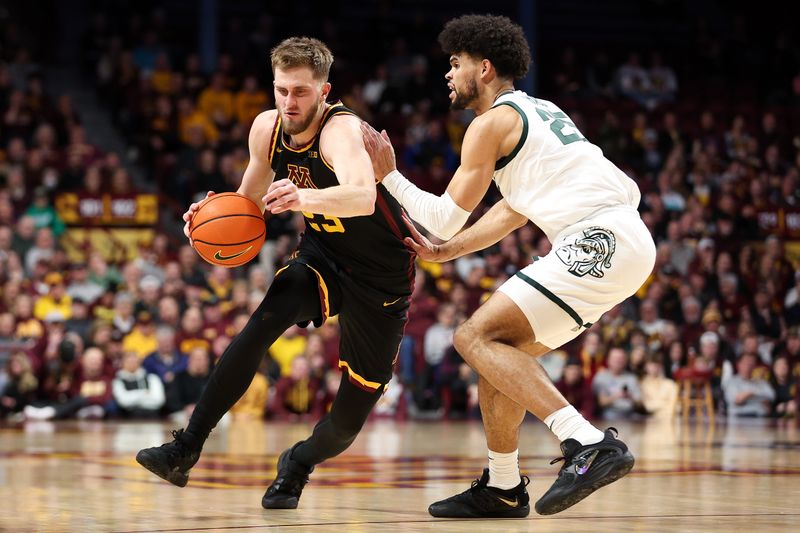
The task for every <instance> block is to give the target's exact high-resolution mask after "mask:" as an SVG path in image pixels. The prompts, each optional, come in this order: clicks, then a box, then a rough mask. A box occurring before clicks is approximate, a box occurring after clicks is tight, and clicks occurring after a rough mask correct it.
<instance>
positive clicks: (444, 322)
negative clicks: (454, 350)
mask: <svg viewBox="0 0 800 533" xmlns="http://www.w3.org/2000/svg"><path fill="white" fill-rule="evenodd" d="M457 322H458V316H457V314H456V308H455V306H454V305H453V304H450V303H444V304H442V305H441V306H439V312H438V313H437V314H436V323H435V324H433V325H432V326H431V327H429V328H428V330H427V331H426V332H425V340H424V347H423V354H424V357H425V369H424V371H423V372H422V373H421V375H420V379H421V381H420V393H421V394H422V397H420V398H418V399H417V404H418V405H419V407H421V408H423V409H430V408H433V409H436V408H438V407H439V398H440V397H441V386H442V373H441V369H442V361H443V360H444V356H445V351H446V350H447V349H448V348H450V347H451V346H452V345H453V333H454V332H455V329H456V325H457ZM431 399H432V400H433V401H431Z"/></svg>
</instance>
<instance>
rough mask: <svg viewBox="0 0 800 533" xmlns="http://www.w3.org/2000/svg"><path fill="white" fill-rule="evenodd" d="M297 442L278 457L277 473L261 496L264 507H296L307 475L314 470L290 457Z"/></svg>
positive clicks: (306, 481)
mask: <svg viewBox="0 0 800 533" xmlns="http://www.w3.org/2000/svg"><path fill="white" fill-rule="evenodd" d="M297 444H300V443H297ZM297 444H295V445H294V446H292V447H291V448H289V449H288V450H284V451H283V453H282V454H281V456H280V457H278V475H277V477H276V478H275V481H273V482H272V485H270V486H269V488H268V489H267V492H265V493H264V497H263V498H261V506H262V507H263V508H264V509H297V503H298V502H299V501H300V494H302V492H303V487H305V486H306V483H308V475H309V474H310V473H311V472H313V471H314V467H313V466H312V467H310V468H309V467H307V466H305V465H301V464H300V463H298V462H297V461H295V460H294V459H292V451H294V449H295V448H296V447H297Z"/></svg>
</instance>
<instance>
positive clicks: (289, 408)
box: [272, 355, 320, 420]
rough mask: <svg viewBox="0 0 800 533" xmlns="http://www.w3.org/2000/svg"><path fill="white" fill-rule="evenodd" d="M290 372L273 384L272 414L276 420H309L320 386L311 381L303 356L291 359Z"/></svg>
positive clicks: (309, 369) (308, 368) (316, 382)
mask: <svg viewBox="0 0 800 533" xmlns="http://www.w3.org/2000/svg"><path fill="white" fill-rule="evenodd" d="M290 368H291V369H290V372H289V374H288V375H286V376H283V377H282V378H281V379H280V380H278V382H277V383H276V384H275V396H274V398H273V400H272V412H273V413H275V416H276V418H279V419H283V420H287V419H288V420H297V419H298V418H304V419H305V418H309V415H310V414H311V413H312V412H313V411H314V402H315V401H316V399H317V391H318V390H319V387H320V384H319V382H318V380H316V379H312V377H311V367H310V365H309V363H308V360H307V359H306V358H305V356H303V355H299V356H297V357H295V358H294V359H292V361H291V367H290Z"/></svg>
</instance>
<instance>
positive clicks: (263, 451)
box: [0, 421, 800, 533]
mask: <svg viewBox="0 0 800 533" xmlns="http://www.w3.org/2000/svg"><path fill="white" fill-rule="evenodd" d="M617 427H619V429H620V436H621V437H622V438H624V439H625V441H626V442H627V443H628V445H629V446H630V447H631V449H632V450H633V452H634V453H635V455H636V457H637V463H636V466H635V467H634V471H633V472H632V473H631V474H630V475H629V476H628V477H626V478H624V479H623V480H621V481H619V482H617V483H615V484H613V485H610V486H608V487H606V488H604V489H601V490H600V491H598V492H597V493H595V494H593V495H592V496H590V497H589V498H587V499H586V500H584V501H583V502H581V503H579V504H578V505H576V506H574V507H572V508H571V509H569V510H567V511H564V512H563V513H560V514H557V515H553V516H549V517H543V516H539V515H536V514H535V512H533V511H532V514H531V516H530V517H529V518H528V519H524V520H501V521H497V520H482V521H480V522H476V521H474V520H473V521H471V520H444V519H435V518H433V517H431V516H430V515H428V513H427V506H428V504H429V503H431V502H432V501H434V500H437V499H440V498H443V497H446V496H449V495H451V494H453V493H454V492H456V491H462V490H464V489H466V488H467V487H469V484H470V482H471V481H472V480H473V479H475V478H476V477H478V476H479V475H480V473H481V469H482V468H483V466H484V464H485V462H486V459H485V444H484V441H483V430H482V427H481V425H480V424H479V423H477V422H428V423H415V422H408V423H397V422H393V421H375V422H370V423H369V424H368V425H367V427H366V428H365V430H364V432H363V433H362V434H361V435H360V436H359V438H358V440H357V441H356V442H355V444H354V445H353V446H352V447H351V449H350V450H348V451H347V452H346V453H345V454H344V455H342V456H340V457H338V458H335V459H333V460H331V461H329V462H328V463H326V464H324V465H321V466H318V467H317V470H316V471H315V472H314V474H313V475H312V477H311V483H310V484H309V485H308V486H307V487H306V490H305V492H304V493H303V498H302V500H301V502H300V508H299V509H297V510H294V511H286V510H282V511H266V510H263V509H262V508H261V503H260V502H261V496H262V494H263V492H264V490H265V488H266V486H267V485H268V484H269V483H270V482H271V480H272V479H273V477H274V473H275V461H276V459H277V455H278V454H279V453H280V452H281V451H282V450H283V449H284V448H286V447H287V446H288V445H290V444H292V443H294V442H295V441H297V440H299V439H302V438H304V437H306V436H307V435H308V434H309V431H310V429H311V426H310V425H307V424H276V423H270V424H262V423H255V422H253V423H233V424H231V425H228V426H227V427H225V428H223V429H219V430H215V432H214V433H213V437H212V439H211V440H210V441H209V442H208V443H207V445H206V448H205V452H204V455H203V457H202V458H201V460H200V463H198V465H197V466H196V467H195V468H194V469H193V470H192V474H191V478H190V481H189V486H188V487H186V488H184V489H179V488H177V487H173V486H172V485H169V484H167V483H166V482H164V481H162V480H160V479H159V478H157V477H155V476H154V475H152V474H150V473H149V472H147V471H145V470H144V469H142V468H141V467H139V466H138V465H137V464H136V462H135V461H134V455H135V453H136V451H137V450H138V449H140V448H142V447H146V446H152V445H156V444H160V443H162V442H164V441H165V440H167V439H168V438H169V429H171V427H170V426H167V425H164V424H161V423H114V422H61V423H55V424H51V423H28V424H26V425H24V426H3V427H2V428H0V530H2V531H13V532H23V531H36V532H39V531H80V532H83V531H114V532H122V531H125V532H144V531H150V532H155V531H158V532H166V531H260V530H263V531H302V532H306V531H309V532H326V531H327V532H334V531H338V532H344V531H346V532H348V533H349V532H370V531H376V530H381V531H404V532H405V531H408V532H415V531H437V532H439V531H441V532H444V531H483V532H490V531H503V532H506V531H535V532H546V531H559V532H563V531H600V530H602V531H642V532H655V531H670V532H671V531H725V532H730V531H731V530H735V529H738V530H740V531H760V532H763V531H787V530H796V528H797V525H798V524H800V504H798V502H800V438H799V437H800V436H799V435H798V429H797V427H796V426H795V425H793V424H792V425H786V426H779V427H775V426H774V425H772V426H770V425H768V424H759V423H754V422H749V423H741V424H736V425H731V424H725V423H724V422H721V423H720V424H718V425H716V426H709V425H708V424H706V423H703V422H702V421H700V422H697V423H694V424H693V425H681V424H680V422H675V423H673V422H667V423H659V422H654V421H648V422H647V423H643V424H629V423H620V424H618V426H617ZM520 455H521V463H522V467H523V470H524V472H525V473H526V474H528V475H530V476H531V484H530V486H529V487H528V491H529V493H530V495H531V499H532V502H533V501H535V500H536V499H538V498H539V496H541V495H542V494H543V493H544V491H545V490H546V489H547V487H549V486H550V483H551V482H552V481H553V479H554V476H555V473H556V472H557V469H558V465H554V466H550V465H549V464H548V463H549V461H550V460H551V459H553V458H555V457H557V456H558V455H559V453H558V446H557V442H556V440H555V438H554V437H553V436H552V435H551V434H550V433H549V432H548V431H547V430H546V428H545V427H544V426H543V425H542V424H540V423H538V422H535V421H531V422H526V424H525V425H524V426H523V429H522V447H521V451H520Z"/></svg>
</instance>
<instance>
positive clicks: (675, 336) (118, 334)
mask: <svg viewBox="0 0 800 533" xmlns="http://www.w3.org/2000/svg"><path fill="white" fill-rule="evenodd" d="M168 22H169V21H168V20H167V18H166V15H165V13H164V12H161V11H156V12H155V13H154V14H151V15H137V16H134V17H130V18H125V19H123V18H122V17H118V18H115V17H113V16H111V15H110V14H109V15H98V16H97V17H96V18H95V19H94V20H93V23H92V26H91V29H90V30H89V31H88V32H87V33H86V34H85V36H84V39H83V42H82V46H83V52H84V53H83V56H82V57H85V58H86V64H85V65H84V68H85V70H86V72H88V73H91V75H92V76H93V77H94V80H95V84H96V90H97V94H98V98H100V99H101V100H102V101H103V102H104V104H105V105H107V109H108V113H110V114H111V115H112V116H113V118H114V121H115V123H116V124H117V126H118V127H119V130H120V132H121V133H122V134H123V135H124V137H125V139H126V140H127V142H128V143H129V146H130V150H129V152H128V153H126V154H116V153H113V152H104V150H102V149H101V148H100V147H98V146H94V145H92V144H90V143H89V142H87V140H86V131H85V130H84V127H83V125H82V122H81V118H80V116H79V114H78V113H77V112H76V110H75V109H74V107H73V105H72V102H71V99H70V97H69V95H53V94H50V93H49V92H48V90H47V80H46V79H45V77H44V76H43V74H42V70H41V69H40V68H39V66H38V65H37V64H36V61H35V58H34V57H31V54H30V51H29V50H28V49H26V48H25V47H24V46H23V45H22V44H20V43H19V42H16V44H15V41H14V39H13V38H12V37H13V36H11V34H10V32H5V33H4V35H3V45H4V46H3V55H4V57H2V60H3V63H2V64H0V415H2V416H3V417H9V418H11V419H14V420H21V419H25V418H27V419H58V418H68V417H76V416H77V417H93V418H116V417H135V418H142V417H165V416H173V417H184V416H186V415H187V414H189V413H190V412H191V409H192V407H193V405H194V403H195V402H196V401H197V399H198V398H199V394H200V392H201V391H202V389H203V386H204V384H205V381H206V380H207V379H208V375H209V372H210V371H211V369H212V368H213V366H214V364H215V362H216V360H217V358H219V357H220V356H221V355H222V353H223V351H224V349H225V347H226V346H227V344H228V343H229V342H230V340H231V339H232V338H233V336H235V335H236V333H237V332H238V331H240V330H241V329H242V327H243V326H244V324H245V323H246V321H247V320H248V317H249V315H250V312H251V311H253V310H254V309H255V308H256V307H257V306H258V304H259V303H260V301H261V299H262V298H263V296H264V295H265V293H266V290H267V288H268V286H269V284H270V281H271V278H272V275H273V273H274V272H275V270H276V269H277V268H279V267H280V266H281V264H282V263H283V262H284V261H285V260H286V259H287V257H288V256H289V255H290V254H291V252H292V251H293V249H294V246H295V245H296V243H297V239H298V232H299V231H302V227H303V222H302V216H301V215H300V214H296V213H287V214H282V215H279V216H274V217H271V218H269V220H268V241H267V244H266V245H265V246H264V249H263V251H262V253H261V254H260V256H259V258H258V259H257V260H256V261H254V262H253V263H251V264H249V265H247V266H245V267H240V268H237V269H231V270H228V269H225V268H222V267H213V268H212V267H211V266H210V265H207V264H205V263H203V262H202V260H201V259H200V258H199V257H198V255H197V254H196V253H195V252H194V250H192V249H191V248H190V247H189V246H188V244H186V243H185V241H184V240H183V239H182V235H176V234H174V233H172V232H170V230H169V227H168V225H163V223H162V226H159V231H158V232H157V233H156V236H155V238H154V239H153V240H152V242H148V243H142V246H140V249H139V253H138V254H137V255H136V256H131V257H127V258H124V259H123V260H120V261H111V260H109V258H106V257H104V256H103V255H102V254H101V253H100V252H99V251H92V250H87V251H86V255H85V257H81V258H79V259H76V258H71V257H69V256H68V255H67V253H66V252H65V250H64V247H63V246H62V245H61V239H63V238H64V235H65V233H66V232H68V231H69V229H68V228H67V226H66V225H65V223H64V222H63V221H62V220H61V218H60V217H59V214H58V212H57V210H56V209H55V207H54V206H55V201H54V199H55V198H56V197H57V195H59V194H60V193H63V192H68V191H73V192H74V191H98V190H103V191H106V190H108V191H115V192H117V193H120V194H127V193H130V192H131V191H135V190H136V189H137V187H145V188H150V189H155V190H156V191H157V194H158V195H159V198H160V201H161V202H162V205H164V206H166V209H167V211H168V212H169V217H172V218H174V219H175V220H177V219H178V217H179V216H180V214H181V213H182V212H183V211H184V210H185V209H186V206H187V205H188V204H189V203H190V202H191V201H192V200H194V199H195V198H197V197H198V196H204V195H205V191H207V190H215V191H224V190H235V189H236V188H237V187H238V185H239V183H240V180H241V176H242V173H243V171H244V168H245V167H246V165H247V162H248V150H247V134H248V131H249V127H250V124H251V123H252V121H253V119H254V117H255V116H256V115H257V114H258V113H259V112H261V111H262V110H264V109H267V108H269V107H271V106H272V94H271V90H270V87H269V82H270V76H271V73H270V71H269V65H268V59H267V57H268V56H267V51H268V50H269V49H270V47H271V46H273V45H275V44H276V43H277V42H278V40H279V39H280V38H281V37H282V36H283V35H281V34H280V32H279V31H278V30H277V29H276V28H275V26H274V24H273V21H272V19H271V18H270V17H268V16H263V17H260V18H258V19H256V20H254V21H252V23H251V22H248V23H245V22H244V21H242V20H241V19H236V18H233V19H231V20H229V21H226V24H225V25H224V28H223V33H222V35H223V38H222V39H220V43H221V46H222V50H221V54H220V55H219V56H218V57H217V59H216V68H215V70H213V71H211V72H205V71H204V70H203V69H202V68H201V59H200V57H199V55H198V54H196V53H194V52H192V51H191V50H189V51H187V50H185V49H184V48H180V47H177V46H175V40H177V38H176V37H174V36H171V35H170V33H169V32H167V31H166V28H167V27H168ZM320 37H322V38H323V39H324V40H326V42H328V44H329V45H330V46H331V48H332V49H333V51H334V54H335V55H336V56H337V62H336V63H335V64H334V67H335V68H334V70H333V71H332V75H331V77H332V80H331V81H332V82H333V84H334V94H336V95H338V97H339V98H341V99H342V101H343V102H344V103H345V104H346V105H348V106H349V107H350V108H352V109H353V110H355V111H356V112H357V113H358V114H359V115H360V116H361V117H363V118H364V119H367V120H369V121H370V122H371V123H373V124H374V125H375V126H376V127H377V128H379V129H380V128H386V129H387V130H388V131H389V133H390V135H391V137H392V140H393V142H394V145H395V148H396V150H397V156H398V157H397V159H398V164H399V165H400V166H401V169H402V170H403V172H404V173H405V174H406V175H407V176H408V177H409V178H410V179H411V180H412V181H414V182H416V183H417V184H419V186H420V187H421V188H423V189H426V190H429V191H431V192H434V193H437V194H440V193H442V192H443V191H444V189H445V187H446V185H447V183H448V181H449V179H450V176H451V175H452V172H453V171H454V170H455V168H456V167H457V166H458V161H459V153H460V144H461V139H462V137H463V134H464V131H465V128H466V126H467V125H468V123H469V120H470V119H471V116H470V115H469V113H466V112H453V111H449V110H448V107H447V105H448V102H447V98H446V95H447V91H446V87H445V85H444V83H443V78H442V75H443V74H444V71H445V69H446V68H447V65H446V63H447V61H446V58H445V57H444V56H443V55H442V54H441V51H438V50H437V48H438V46H433V44H435V33H434V34H433V35H432V36H431V37H430V39H429V40H428V41H427V42H428V43H431V45H430V46H429V45H425V46H424V47H423V48H417V47H418V46H420V45H419V44H418V41H420V40H417V39H415V40H414V43H412V42H411V41H410V39H404V38H402V37H398V38H396V39H391V40H389V41H387V42H386V44H385V50H383V52H384V53H383V55H382V57H381V58H380V60H377V61H374V62H372V63H366V64H363V63H358V62H357V61H356V60H355V59H357V58H358V57H359V56H358V54H357V53H356V52H355V51H354V50H353V48H352V47H353V46H355V45H354V42H353V41H352V40H350V39H348V37H347V36H346V35H343V34H342V33H339V32H337V30H336V27H335V25H323V27H322V28H321V29H320ZM170 39H172V41H171V40H170ZM695 39H696V40H697V42H698V43H702V42H706V41H709V42H711V43H716V44H717V46H716V48H715V47H714V46H710V47H708V46H707V47H706V48H703V50H704V53H703V54H700V58H701V59H702V61H703V62H704V63H703V64H704V65H706V66H707V70H704V71H702V73H698V72H697V71H695V70H693V69H689V68H680V65H679V64H677V61H678V58H676V57H674V56H672V57H671V56H670V55H669V53H668V51H661V50H655V51H652V52H651V53H647V54H644V55H642V54H640V53H639V52H636V53H629V54H628V53H625V54H617V55H616V56H615V55H614V54H613V53H606V52H604V51H602V50H600V51H596V52H593V53H592V55H589V56H587V57H581V55H580V54H579V53H578V52H576V50H574V49H572V48H567V49H566V50H564V51H563V52H562V54H561V55H560V56H559V60H558V62H555V61H553V67H552V68H550V69H544V68H543V69H542V70H541V71H540V76H542V81H541V86H542V93H541V94H540V95H538V96H542V97H544V98H549V99H552V100H554V101H555V102H556V103H557V104H558V105H559V106H560V107H562V109H564V110H565V111H566V112H567V113H568V114H569V115H570V117H571V118H572V119H573V120H574V121H575V123H576V125H577V126H578V127H579V128H580V129H581V131H582V132H583V133H584V134H585V135H586V136H587V138H588V139H589V140H590V141H592V142H594V143H595V144H597V145H598V146H600V147H601V148H602V149H603V151H604V153H605V154H606V156H607V157H608V158H609V159H611V160H612V161H613V162H614V163H616V164H617V165H618V166H619V167H620V168H622V169H623V170H624V171H625V172H626V173H628V174H629V175H630V176H631V177H633V178H634V179H635V180H636V182H637V184H638V185H639V187H640V189H641V191H642V203H641V205H640V211H641V213H642V217H643V219H644V221H645V223H646V224H647V226H648V227H649V228H650V230H651V232H652V235H653V237H654V239H655V241H656V244H657V248H658V256H657V262H656V266H655V268H654V271H653V273H652V275H651V276H650V278H649V279H648V280H647V282H646V283H645V284H644V286H643V287H642V288H641V289H640V290H639V292H638V293H637V294H636V295H635V296H634V297H632V298H630V299H628V300H627V301H625V302H624V303H622V304H620V305H619V306H617V307H615V308H614V309H613V310H611V311H609V312H608V313H606V314H605V315H604V316H603V317H602V318H601V319H600V320H599V321H598V322H597V323H596V324H595V325H594V326H593V327H592V328H591V329H590V330H588V331H587V332H585V333H583V334H582V335H581V336H579V337H578V338H577V339H575V340H574V341H572V342H571V343H569V344H568V345H566V346H564V347H561V348H560V349H558V350H556V351H554V352H552V353H550V354H548V355H547V356H545V357H543V358H542V363H543V365H544V366H545V368H546V370H547V371H548V373H549V374H550V376H551V377H552V379H553V381H554V382H555V383H556V386H557V387H558V388H559V389H560V390H561V391H562V392H563V393H564V395H565V396H566V397H567V399H568V400H569V401H570V402H571V403H573V404H574V405H575V406H576V407H577V408H578V409H580V410H581V411H582V412H583V413H584V414H585V415H587V416H603V417H606V418H615V417H617V418H618V417H626V418H629V417H644V416H672V415H673V413H674V412H675V406H676V403H677V402H678V397H677V390H678V389H677V384H676V383H677V382H678V381H681V380H683V379H705V380H707V381H708V382H709V383H710V384H711V386H712V390H713V394H714V403H715V408H716V409H717V410H718V411H720V412H724V413H727V414H728V415H730V416H757V417H767V416H774V417H793V416H796V415H797V413H798V409H797V402H798V380H799V379H800V262H799V259H798V258H800V192H799V190H800V136H798V134H797V133H796V132H797V131H800V106H799V105H798V102H800V62H799V61H798V59H799V58H800V54H798V46H797V42H791V41H789V42H788V43H787V42H784V41H782V40H780V39H782V37H780V36H779V37H778V38H776V42H775V44H774V46H775V47H776V49H780V50H783V51H784V52H786V53H784V54H783V55H782V56H781V57H784V58H787V57H788V59H787V61H788V64H787V63H786V62H782V63H780V64H779V65H778V66H776V67H775V71H774V72H773V71H769V70H768V71H767V72H766V73H763V72H762V74H763V75H764V76H766V77H767V78H768V79H770V80H771V83H770V84H769V85H767V86H766V89H765V87H764V86H762V85H750V84H749V82H750V81H751V80H747V79H744V80H735V79H733V80H732V79H729V78H727V77H726V76H728V75H729V74H730V73H729V72H728V71H727V70H726V69H725V68H724V65H725V64H726V63H725V62H724V61H723V60H722V59H720V58H725V57H727V55H728V54H729V53H730V48H729V47H731V46H734V45H735V43H736V42H737V41H736V40H735V39H729V40H722V39H718V40H716V41H715V40H714V38H712V37H709V36H708V35H707V34H705V33H703V32H699V33H698V34H697V35H696V36H695ZM704 39H705V40H706V41H704ZM731 43H733V44H731ZM706 45H708V42H706ZM715 49H716V56H715V55H714V53H712V52H714V50H715ZM670 61H675V62H676V63H674V64H671V62H670ZM717 64H718V65H721V66H719V68H716V70H715V65H717ZM770 65H771V63H770ZM787 68H788V69H789V72H788V74H787V73H786V72H784V71H785V70H786V69H787ZM791 69H793V70H791ZM721 82H724V83H721ZM720 85H724V86H720ZM709 87H712V88H714V87H716V88H715V89H713V90H712V89H709ZM703 91H706V93H707V94H706V93H704V92H703ZM715 91H719V92H715ZM131 159H132V161H131ZM131 164H135V165H140V166H141V167H142V168H144V169H145V170H146V172H145V174H146V176H147V182H146V183H143V184H137V183H134V181H133V180H132V178H131V175H130V173H129V171H128V169H127V166H128V165H131ZM498 199H499V193H498V192H497V191H496V190H495V189H494V188H492V190H490V192H489V193H488V194H487V197H486V198H485V201H484V202H483V204H482V206H481V207H480V208H479V209H476V211H475V213H474V215H473V220H474V218H476V217H478V216H480V215H481V214H482V212H484V211H485V209H486V208H488V207H489V206H491V205H492V204H493V203H494V202H495V201H497V200H498ZM549 248H550V243H549V242H548V241H547V239H546V238H545V236H544V234H543V233H542V232H541V231H540V230H539V229H538V228H536V227H534V226H533V225H531V224H528V225H526V226H524V227H522V228H521V229H519V230H517V231H515V232H514V233H512V234H511V235H509V236H507V237H506V238H504V239H503V240H502V241H500V242H499V243H498V244H497V245H495V246H492V247H490V248H489V249H487V250H485V251H483V252H481V253H477V254H472V255H469V256H466V257H463V258H461V259H459V260H457V261H454V262H450V263H445V264H429V263H425V262H420V263H419V267H420V268H419V269H418V273H417V280H416V283H415V292H414V295H413V299H412V303H411V309H410V315H409V323H408V326H407V328H406V331H405V337H404V339H403V342H402V345H401V348H400V353H399V357H398V365H397V368H396V375H395V377H394V378H393V380H392V383H391V384H390V385H389V388H388V391H387V392H386V394H384V396H383V398H382V400H381V402H380V403H379V405H378V407H377V408H376V413H377V414H378V415H381V416H394V417H398V418H402V417H418V418H439V417H474V416H478V412H477V381H476V376H475V374H474V372H473V371H472V370H471V369H470V368H469V367H468V366H467V365H466V364H464V362H463V361H462V359H461V357H460V356H459V354H458V353H457V352H456V351H455V350H454V349H453V347H452V337H453V332H454V329H455V327H457V325H458V324H459V323H460V322H462V321H463V320H465V319H466V318H467V317H469V316H470V315H471V313H472V312H474V310H475V309H476V308H477V307H478V306H479V305H480V304H481V303H482V302H483V301H485V299H486V298H487V297H488V296H489V295H490V294H491V293H492V291H493V290H494V289H495V288H496V287H497V286H498V285H499V284H500V283H502V282H503V281H504V280H505V279H507V278H508V277H509V276H510V275H513V274H514V273H515V272H516V271H517V270H518V269H520V268H522V267H523V266H525V265H527V264H528V263H529V262H530V261H531V258H532V257H534V256H542V255H544V254H546V253H548V251H549ZM338 340H339V331H338V325H337V323H336V319H335V317H334V318H332V319H331V320H329V321H328V322H326V323H325V325H323V326H322V327H320V328H317V329H314V328H308V329H303V328H299V327H293V328H291V329H290V330H289V331H287V332H286V334H285V335H284V336H282V337H281V338H280V339H279V340H278V341H277V342H276V343H275V344H274V345H273V346H272V347H270V348H269V349H268V350H265V354H264V355H265V358H264V362H263V364H262V367H261V369H260V372H259V373H258V374H257V375H256V378H255V379H254V381H253V383H252V384H251V386H250V388H249V389H248V391H247V393H246V394H245V396H244V397H243V398H242V400H241V401H240V402H239V403H238V404H237V405H236V406H235V407H234V408H233V410H232V415H233V416H240V417H250V418H257V419H260V418H265V417H267V418H272V419H292V420H294V419H304V420H315V419H317V418H318V417H319V416H321V415H322V414H324V413H325V412H326V410H327V409H328V408H329V406H330V403H331V401H332V398H333V396H334V395H335V392H336V387H337V386H338V365H337V361H338V357H337V356H338Z"/></svg>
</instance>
